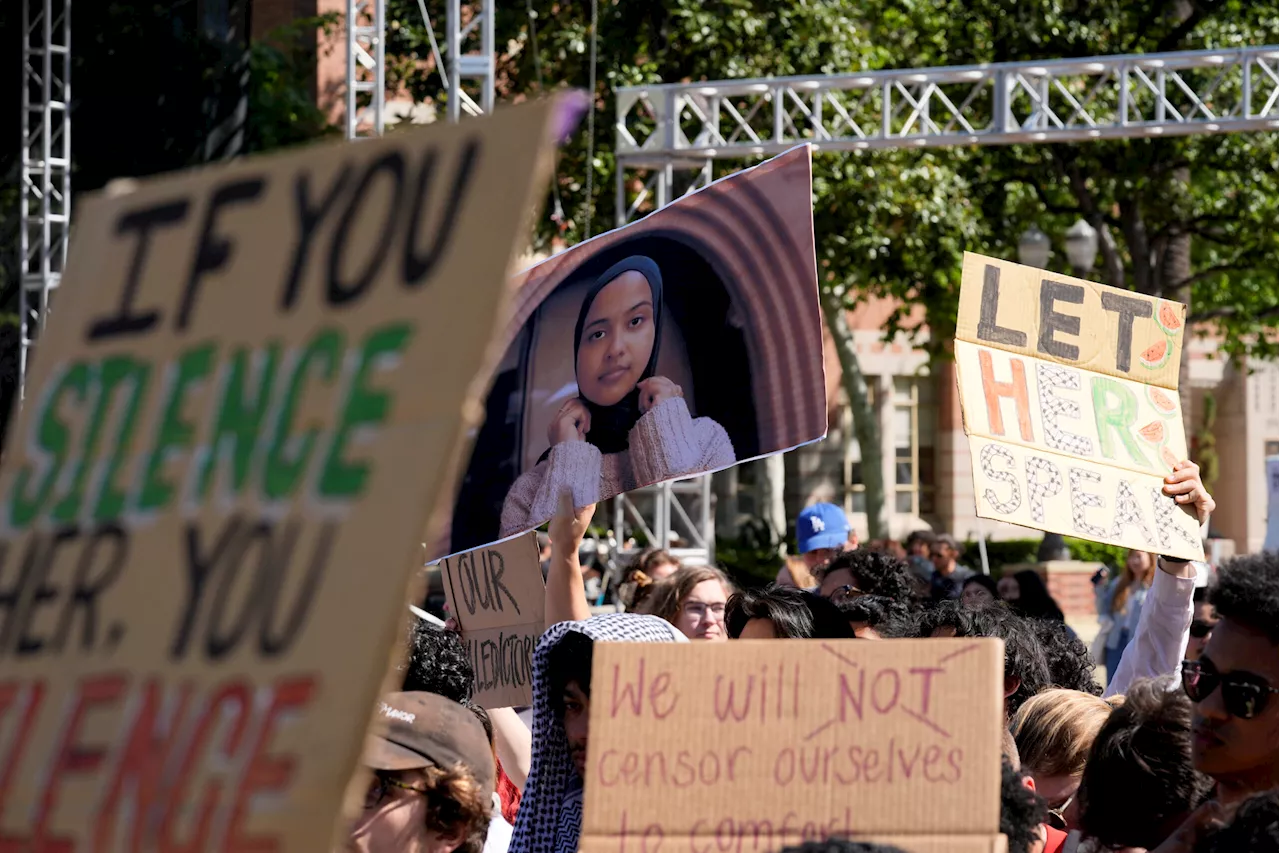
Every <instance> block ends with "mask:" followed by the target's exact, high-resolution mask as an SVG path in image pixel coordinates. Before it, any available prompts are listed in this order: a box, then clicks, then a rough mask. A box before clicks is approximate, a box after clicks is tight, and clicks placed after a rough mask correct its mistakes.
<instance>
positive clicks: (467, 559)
mask: <svg viewBox="0 0 1280 853" xmlns="http://www.w3.org/2000/svg"><path fill="white" fill-rule="evenodd" d="M506 568H507V566H506V561H504V560H503V559H502V553H501V552H500V551H494V550H486V551H473V552H471V553H469V554H463V555H462V556H460V557H459V558H458V570H459V571H460V572H461V573H462V578H461V581H462V603H463V604H464V605H466V608H467V612H468V613H469V614H470V615H472V616H475V615H476V610H492V611H497V612H499V613H503V612H505V610H506V606H505V605H504V604H503V603H502V598H503V596H504V595H505V596H506V599H507V601H509V602H510V603H511V608H512V609H513V610H515V612H516V614H517V615H519V613H520V604H519V603H518V602H517V601H516V597H515V596H514V595H512V594H511V590H509V589H507V585H506V584H504V583H503V582H502V575H503V574H504V573H505V572H506Z"/></svg>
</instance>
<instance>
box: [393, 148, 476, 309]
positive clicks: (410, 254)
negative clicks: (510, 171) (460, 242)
mask: <svg viewBox="0 0 1280 853" xmlns="http://www.w3.org/2000/svg"><path fill="white" fill-rule="evenodd" d="M479 157H480V141H479V140H478V139H469V140H467V144H466V146H465V147H464V148H463V149H462V161H461V162H460V163H458V165H457V167H456V168H455V169H454V170H453V186H452V187H451V188H450V189H449V199H448V201H447V202H446V203H445V209H444V210H442V211H440V215H439V217H438V218H437V220H436V227H435V228H434V229H433V230H432V231H431V232H430V233H431V239H430V241H429V245H428V247H427V250H426V252H424V253H422V254H419V253H418V232H419V230H420V227H421V223H422V219H423V218H424V217H425V213H426V209H427V194H428V192H430V189H431V181H432V178H433V177H434V176H435V166H436V152H435V149H434V148H433V149H429V150H428V151H427V156H426V158H425V159H424V160H423V162H422V168H421V169H419V170H418V185H417V190H416V192H415V193H414V196H413V202H412V205H411V206H410V208H409V233H408V234H407V235H405V241H404V270H403V273H404V283H405V284H406V285H407V286H409V287H417V286H418V285H419V284H420V283H422V281H423V280H425V279H428V278H430V276H431V270H432V269H434V268H435V265H436V262H437V261H438V260H440V256H441V255H442V254H444V247H445V246H446V245H447V243H448V240H449V236H450V235H451V234H453V226H454V225H455V224H456V223H457V221H458V208H459V207H460V206H461V205H462V197H463V196H464V195H466V191H467V185H468V184H469V183H470V182H471V173H472V171H474V169H475V165H476V161H477V160H478V159H479Z"/></svg>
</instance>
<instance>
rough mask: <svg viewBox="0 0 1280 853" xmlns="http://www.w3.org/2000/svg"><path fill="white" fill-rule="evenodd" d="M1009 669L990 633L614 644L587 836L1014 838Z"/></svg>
mask: <svg viewBox="0 0 1280 853" xmlns="http://www.w3.org/2000/svg"><path fill="white" fill-rule="evenodd" d="M1003 672H1004V651H1003V644H1002V643H1001V642H1000V641H999V640H991V639H983V640H894V641H893V642H887V643H872V642H866V641H861V640H847V641H822V640H810V641H799V640H788V641H786V642H776V641H737V642H733V643H693V644H689V645H665V644H652V645H649V644H624V643H602V644H598V645H597V646H596V649H595V656H594V662H593V665H592V677H591V685H592V686H591V699H592V701H591V740H590V745H589V750H588V756H587V778H586V800H585V804H584V814H583V825H582V843H581V849H582V850H584V851H588V853H605V851H606V850H612V851H620V853H646V851H647V853H658V851H661V853H711V852H712V851H740V850H741V851H759V853H769V851H774V850H778V849H781V848H783V847H786V846H788V845H792V844H798V843H800V842H802V841H809V840H821V839H824V838H826V837H827V836H830V835H843V836H850V837H856V838H864V837H876V838H882V839H883V838H892V839H893V842H894V843H896V844H899V845H900V846H903V847H904V848H905V849H907V850H935V849H936V850H941V849H952V850H983V851H991V850H996V849H999V843H1000V842H999V841H998V834H999V826H1000V736H1001V735H1000V731H1001V726H1002V722H1003V710H1002V703H1003V701H1004V694H1003V689H1002V686H1003ZM944 838H945V839H951V846H950V847H949V848H948V847H938V846H936V845H937V842H938V841H939V840H940V839H944ZM913 839H915V841H914V843H913Z"/></svg>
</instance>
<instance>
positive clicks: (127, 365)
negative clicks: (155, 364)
mask: <svg viewBox="0 0 1280 853" xmlns="http://www.w3.org/2000/svg"><path fill="white" fill-rule="evenodd" d="M102 377H103V380H102V381H103V388H104V392H103V393H106V390H105V389H106V387H107V378H108V377H116V378H115V379H113V380H112V390H111V395H112V396H113V397H114V396H115V387H116V386H117V385H118V384H119V383H121V382H126V381H127V382H132V385H133V393H132V394H131V395H130V396H129V400H128V402H127V403H125V410H124V418H123V419H122V420H121V422H120V430H119V432H117V433H116V441H115V451H114V452H113V453H112V454H111V461H110V462H108V463H107V470H106V473H105V474H104V475H103V477H102V485H100V486H99V487H98V499H97V500H96V501H95V502H94V506H93V520H94V521H96V522H98V523H99V524H102V523H105V522H107V521H113V520H115V519H117V518H119V517H120V514H121V513H122V512H124V500H125V491H124V489H120V488H116V477H117V476H118V475H119V473H120V466H121V465H122V464H124V460H125V459H126V458H127V457H128V455H129V448H130V447H132V446H133V431H134V429H135V428H136V427H137V424H138V412H139V410H141V409H142V401H143V400H144V399H146V396H147V388H148V386H149V385H150V383H151V365H150V364H147V363H146V362H142V361H138V360H136V359H135V358H134V357H133V356H130V355H112V356H108V357H107V358H105V359H103V362H102ZM108 406H110V403H109V404H108ZM108 411H110V409H108Z"/></svg>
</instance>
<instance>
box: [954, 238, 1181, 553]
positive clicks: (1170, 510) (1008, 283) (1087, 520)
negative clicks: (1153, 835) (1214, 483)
mask: <svg viewBox="0 0 1280 853" xmlns="http://www.w3.org/2000/svg"><path fill="white" fill-rule="evenodd" d="M1185 322H1186V306H1184V305H1182V304H1181V303H1178V302H1171V301H1169V300H1165V299H1158V298H1155V297H1151V296H1146V295H1143V294H1140V293H1132V292H1130V291H1127V290H1120V289H1119V288H1114V287H1108V286H1107V285H1103V284H1096V283H1094V282H1090V281H1084V280H1082V279H1076V278H1070V277H1067V276H1060V275H1057V274H1055V273H1050V272H1046V271H1045V270H1041V269H1036V268H1034V267H1026V266H1022V265H1020V264H1014V263H1009V262H1008V261H1000V260H996V259H995V258H987V257H983V256H982V255H975V254H970V253H966V254H965V257H964V275H963V278H962V280H961V286H960V313H959V318H958V321H957V324H956V344H955V347H956V371H957V374H958V381H959V386H960V403H961V408H962V410H963V412H964V426H965V432H966V433H968V436H969V449H970V453H971V454H972V457H973V477H974V490H975V498H976V501H977V509H978V515H979V516H981V517H983V518H994V519H999V520H1001V521H1007V522H1011V523H1013V524H1020V525H1022V526H1024V527H1033V528H1037V529H1040V530H1048V531H1052V532H1055V533H1063V534H1067V535H1070V536H1078V537H1081V538H1083V539H1092V540H1095V541H1098V542H1108V543H1111V544H1115V545H1121V546H1124V547H1127V548H1136V549H1138V550H1141V551H1152V552H1155V553H1159V554H1167V555H1169V556H1172V557H1181V558H1183V559H1193V560H1202V559H1204V548H1203V544H1202V542H1201V539H1200V524H1199V521H1198V520H1197V519H1196V517H1195V515H1194V514H1193V513H1191V512H1189V511H1188V510H1187V509H1184V508H1183V507H1181V506H1179V505H1178V504H1177V503H1176V502H1175V501H1174V500H1173V498H1171V497H1169V496H1167V495H1165V494H1164V492H1163V486H1164V477H1165V476H1166V475H1167V474H1168V473H1169V472H1170V471H1171V470H1172V469H1173V466H1174V465H1175V464H1176V463H1177V462H1179V461H1181V460H1183V459H1186V458H1187V441H1186V435H1185V433H1184V430H1183V425H1182V423H1183V422H1182V406H1181V403H1180V401H1179V397H1178V366H1179V362H1180V357H1181V353H1182V343H1183V326H1184V323H1185Z"/></svg>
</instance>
